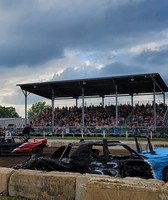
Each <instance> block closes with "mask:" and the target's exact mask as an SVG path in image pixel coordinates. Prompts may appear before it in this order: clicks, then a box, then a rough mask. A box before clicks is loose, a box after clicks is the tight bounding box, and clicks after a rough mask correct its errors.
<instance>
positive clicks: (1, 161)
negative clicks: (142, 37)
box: [0, 147, 56, 168]
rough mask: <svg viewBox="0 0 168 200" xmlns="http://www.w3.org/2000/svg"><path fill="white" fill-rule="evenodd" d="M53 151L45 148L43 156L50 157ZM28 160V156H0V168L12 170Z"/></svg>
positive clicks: (53, 149) (50, 148) (51, 148)
mask: <svg viewBox="0 0 168 200" xmlns="http://www.w3.org/2000/svg"><path fill="white" fill-rule="evenodd" d="M55 150H56V148H54V147H47V148H45V149H44V153H43V156H50V155H51V154H52V153H53V152H54V151H55ZM28 158H30V156H0V167H7V168H12V167H13V166H15V165H17V164H19V163H21V162H23V161H25V160H27V159H28Z"/></svg>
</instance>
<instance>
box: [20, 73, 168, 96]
mask: <svg viewBox="0 0 168 200" xmlns="http://www.w3.org/2000/svg"><path fill="white" fill-rule="evenodd" d="M154 83H155V84H154ZM154 85H155V92H156V93H165V92H168V87H167V85H166V83H165V82H164V81H163V79H162V77H161V76H160V74H159V73H150V74H134V75H124V76H110V77H101V78H88V79H76V80H63V81H51V82H38V83H26V84H17V86H20V88H21V89H22V90H24V91H27V92H30V93H33V94H35V95H39V96H41V97H45V98H48V99H52V89H54V96H55V99H56V98H62V99H63V98H78V97H80V96H82V87H84V96H85V97H93V96H98V97H103V96H109V95H115V93H116V86H117V94H119V95H138V94H149V93H153V91H154Z"/></svg>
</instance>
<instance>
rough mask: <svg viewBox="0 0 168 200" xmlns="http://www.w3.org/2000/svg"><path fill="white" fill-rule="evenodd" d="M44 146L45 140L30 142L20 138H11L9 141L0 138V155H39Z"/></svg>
mask: <svg viewBox="0 0 168 200" xmlns="http://www.w3.org/2000/svg"><path fill="white" fill-rule="evenodd" d="M46 145H47V139H39V140H32V141H31V140H28V139H27V138H25V137H22V136H13V137H12V138H10V139H5V137H0V155H23V154H24V155H31V154H38V155H41V154H42V153H43V149H44V148H45V147H46Z"/></svg>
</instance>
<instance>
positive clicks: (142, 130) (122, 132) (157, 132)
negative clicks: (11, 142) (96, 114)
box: [17, 126, 168, 137]
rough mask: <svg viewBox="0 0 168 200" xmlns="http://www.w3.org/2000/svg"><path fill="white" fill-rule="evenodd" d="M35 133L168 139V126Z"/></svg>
mask: <svg viewBox="0 0 168 200" xmlns="http://www.w3.org/2000/svg"><path fill="white" fill-rule="evenodd" d="M33 128H34V129H35V132H31V135H33V136H38V135H39V136H43V135H45V136H50V135H51V136H78V135H81V134H83V135H84V136H104V137H105V136H125V137H133V136H139V137H146V136H150V137H168V126H157V127H156V128H155V129H154V128H151V127H147V126H140V127H138V126H136V127H132V126H129V127H128V126H119V127H118V128H115V127H110V126H87V127H85V128H84V129H83V130H82V129H81V128H79V127H75V126H69V127H59V128H55V130H54V132H52V128H51V127H50V126H48V127H33ZM22 130H23V129H21V128H19V129H18V130H17V134H18V135H20V134H22Z"/></svg>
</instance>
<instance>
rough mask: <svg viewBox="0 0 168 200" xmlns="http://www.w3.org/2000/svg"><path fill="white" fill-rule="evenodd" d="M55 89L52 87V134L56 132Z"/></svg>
mask: <svg viewBox="0 0 168 200" xmlns="http://www.w3.org/2000/svg"><path fill="white" fill-rule="evenodd" d="M54 96H55V95H54V89H52V134H54Z"/></svg>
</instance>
